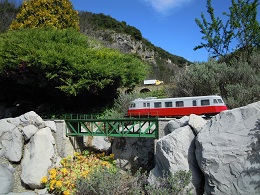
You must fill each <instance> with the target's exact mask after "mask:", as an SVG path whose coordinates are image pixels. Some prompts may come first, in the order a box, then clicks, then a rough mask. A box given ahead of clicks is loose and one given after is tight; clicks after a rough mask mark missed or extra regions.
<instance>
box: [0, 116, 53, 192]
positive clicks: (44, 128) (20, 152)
mask: <svg viewBox="0 0 260 195" xmlns="http://www.w3.org/2000/svg"><path fill="white" fill-rule="evenodd" d="M54 125H55V123H54V121H48V122H46V123H45V121H43V120H42V118H41V117H40V116H39V115H37V114H36V113H35V112H33V111H31V112H28V113H25V114H23V115H21V116H19V117H16V118H6V119H2V120H0V158H1V159H6V161H7V162H8V163H9V166H8V164H7V165H6V161H2V160H1V161H0V162H1V163H0V168H1V170H0V172H1V176H0V178H5V179H3V180H5V182H0V183H2V184H1V186H0V188H1V189H5V191H9V192H10V191H12V190H13V186H14V173H15V175H17V174H16V172H17V171H18V169H7V168H6V167H10V166H11V165H10V163H15V166H16V167H17V168H19V167H20V162H21V175H20V176H21V181H20V183H23V184H24V187H29V188H31V189H39V188H43V186H42V184H41V182H40V181H41V179H42V177H44V176H45V175H47V171H48V169H49V168H50V167H51V166H53V165H55V163H56V161H57V159H58V154H57V152H55V151H56V146H55V141H54V137H53V135H52V130H51V128H52V129H55V127H54ZM2 162H5V163H4V164H3V163H2ZM10 170H11V171H10ZM2 174H4V175H2ZM0 180H1V179H0ZM7 183H8V184H7ZM5 184H6V186H9V187H8V188H6V187H4V186H3V185H5ZM0 192H1V193H0V194H4V192H2V191H0Z"/></svg>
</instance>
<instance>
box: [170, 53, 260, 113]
mask: <svg viewBox="0 0 260 195" xmlns="http://www.w3.org/2000/svg"><path fill="white" fill-rule="evenodd" d="M259 57H260V53H259V52H258V53H257V52H256V53H254V54H253V55H252V56H251V58H252V59H251V60H250V61H251V62H253V61H254V62H256V61H258V60H259ZM259 91H260V74H259V61H258V62H257V63H256V64H255V63H254V64H249V63H247V62H244V61H240V60H238V61H236V63H234V64H233V66H227V65H226V63H219V62H217V61H216V60H213V59H211V60H209V61H208V62H206V63H200V64H194V65H191V66H189V67H188V69H187V70H186V71H185V72H184V73H182V76H181V77H180V79H179V80H178V81H177V82H176V83H175V90H174V94H173V97H176V96H177V97H180V96H200V95H208V94H219V95H221V96H222V97H223V98H224V99H225V102H226V103H227V104H228V106H229V108H236V107H240V106H245V105H247V104H249V103H253V102H256V101H259V98H260V94H259Z"/></svg>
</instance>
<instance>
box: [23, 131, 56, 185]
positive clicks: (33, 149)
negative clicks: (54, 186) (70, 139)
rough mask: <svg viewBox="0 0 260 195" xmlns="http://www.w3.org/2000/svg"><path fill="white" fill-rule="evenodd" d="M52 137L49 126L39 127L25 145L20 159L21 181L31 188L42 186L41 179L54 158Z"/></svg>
mask: <svg viewBox="0 0 260 195" xmlns="http://www.w3.org/2000/svg"><path fill="white" fill-rule="evenodd" d="M54 143H55V142H54V138H53V136H52V133H51V129H50V128H49V127H46V128H43V129H40V130H39V131H37V133H36V134H35V135H34V136H33V137H32V138H31V139H30V142H29V143H28V145H27V147H25V151H24V157H23V159H22V162H21V165H22V174H21V179H22V181H23V182H24V183H25V184H26V185H28V186H30V188H32V189H38V188H43V185H42V184H41V179H42V178H43V177H44V176H46V175H47V172H48V168H49V167H50V166H51V165H52V159H53V158H54V146H53V145H54Z"/></svg>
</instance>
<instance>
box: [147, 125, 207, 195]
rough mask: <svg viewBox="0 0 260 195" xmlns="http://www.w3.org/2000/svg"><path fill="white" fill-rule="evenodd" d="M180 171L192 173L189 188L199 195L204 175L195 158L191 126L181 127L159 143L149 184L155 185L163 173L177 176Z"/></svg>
mask: <svg viewBox="0 0 260 195" xmlns="http://www.w3.org/2000/svg"><path fill="white" fill-rule="evenodd" d="M180 170H182V171H191V173H192V183H190V185H189V186H188V188H190V187H191V188H192V194H196V193H197V194H199V193H200V191H201V182H202V175H201V171H200V169H199V167H198V164H197V162H196V157H195V135H194V133H193V131H192V129H191V128H190V127H189V126H184V127H180V128H178V129H176V130H174V131H173V132H172V133H171V134H168V135H167V136H164V137H163V138H161V139H160V140H158V141H157V144H156V167H155V168H154V169H153V170H152V171H151V172H150V176H149V182H150V183H151V184H154V183H155V178H156V177H162V176H163V172H165V173H171V174H175V173H176V172H178V171H180Z"/></svg>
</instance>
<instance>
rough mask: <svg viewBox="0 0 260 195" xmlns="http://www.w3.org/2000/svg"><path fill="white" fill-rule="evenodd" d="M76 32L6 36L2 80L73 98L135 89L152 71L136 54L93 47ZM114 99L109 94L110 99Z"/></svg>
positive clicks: (0, 45)
mask: <svg viewBox="0 0 260 195" xmlns="http://www.w3.org/2000/svg"><path fill="white" fill-rule="evenodd" d="M91 45H92V44H91V43H90V42H89V41H88V40H87V37H86V36H85V35H82V34H80V33H79V32H77V31H76V30H73V29H63V30H57V29H53V28H36V29H21V30H19V31H10V32H7V33H3V34H1V35H0V74H1V75H0V79H1V77H2V78H6V79H9V80H11V81H14V82H17V83H22V84H25V85H28V86H38V87H48V88H49V89H50V90H52V89H59V90H60V91H62V92H64V93H66V94H68V95H77V94H80V93H98V92H99V91H101V90H102V89H105V88H110V89H111V90H110V91H112V92H113V90H112V89H114V88H115V89H116V88H118V87H119V86H126V87H133V86H134V85H136V84H137V83H139V82H140V81H141V80H143V79H144V78H145V75H146V71H147V66H146V65H145V64H144V63H143V62H141V61H140V60H139V59H138V58H136V57H135V56H133V55H127V54H121V53H120V52H118V51H115V50H112V49H108V48H105V47H94V48H93V47H92V46H91ZM108 96H109V95H108Z"/></svg>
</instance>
